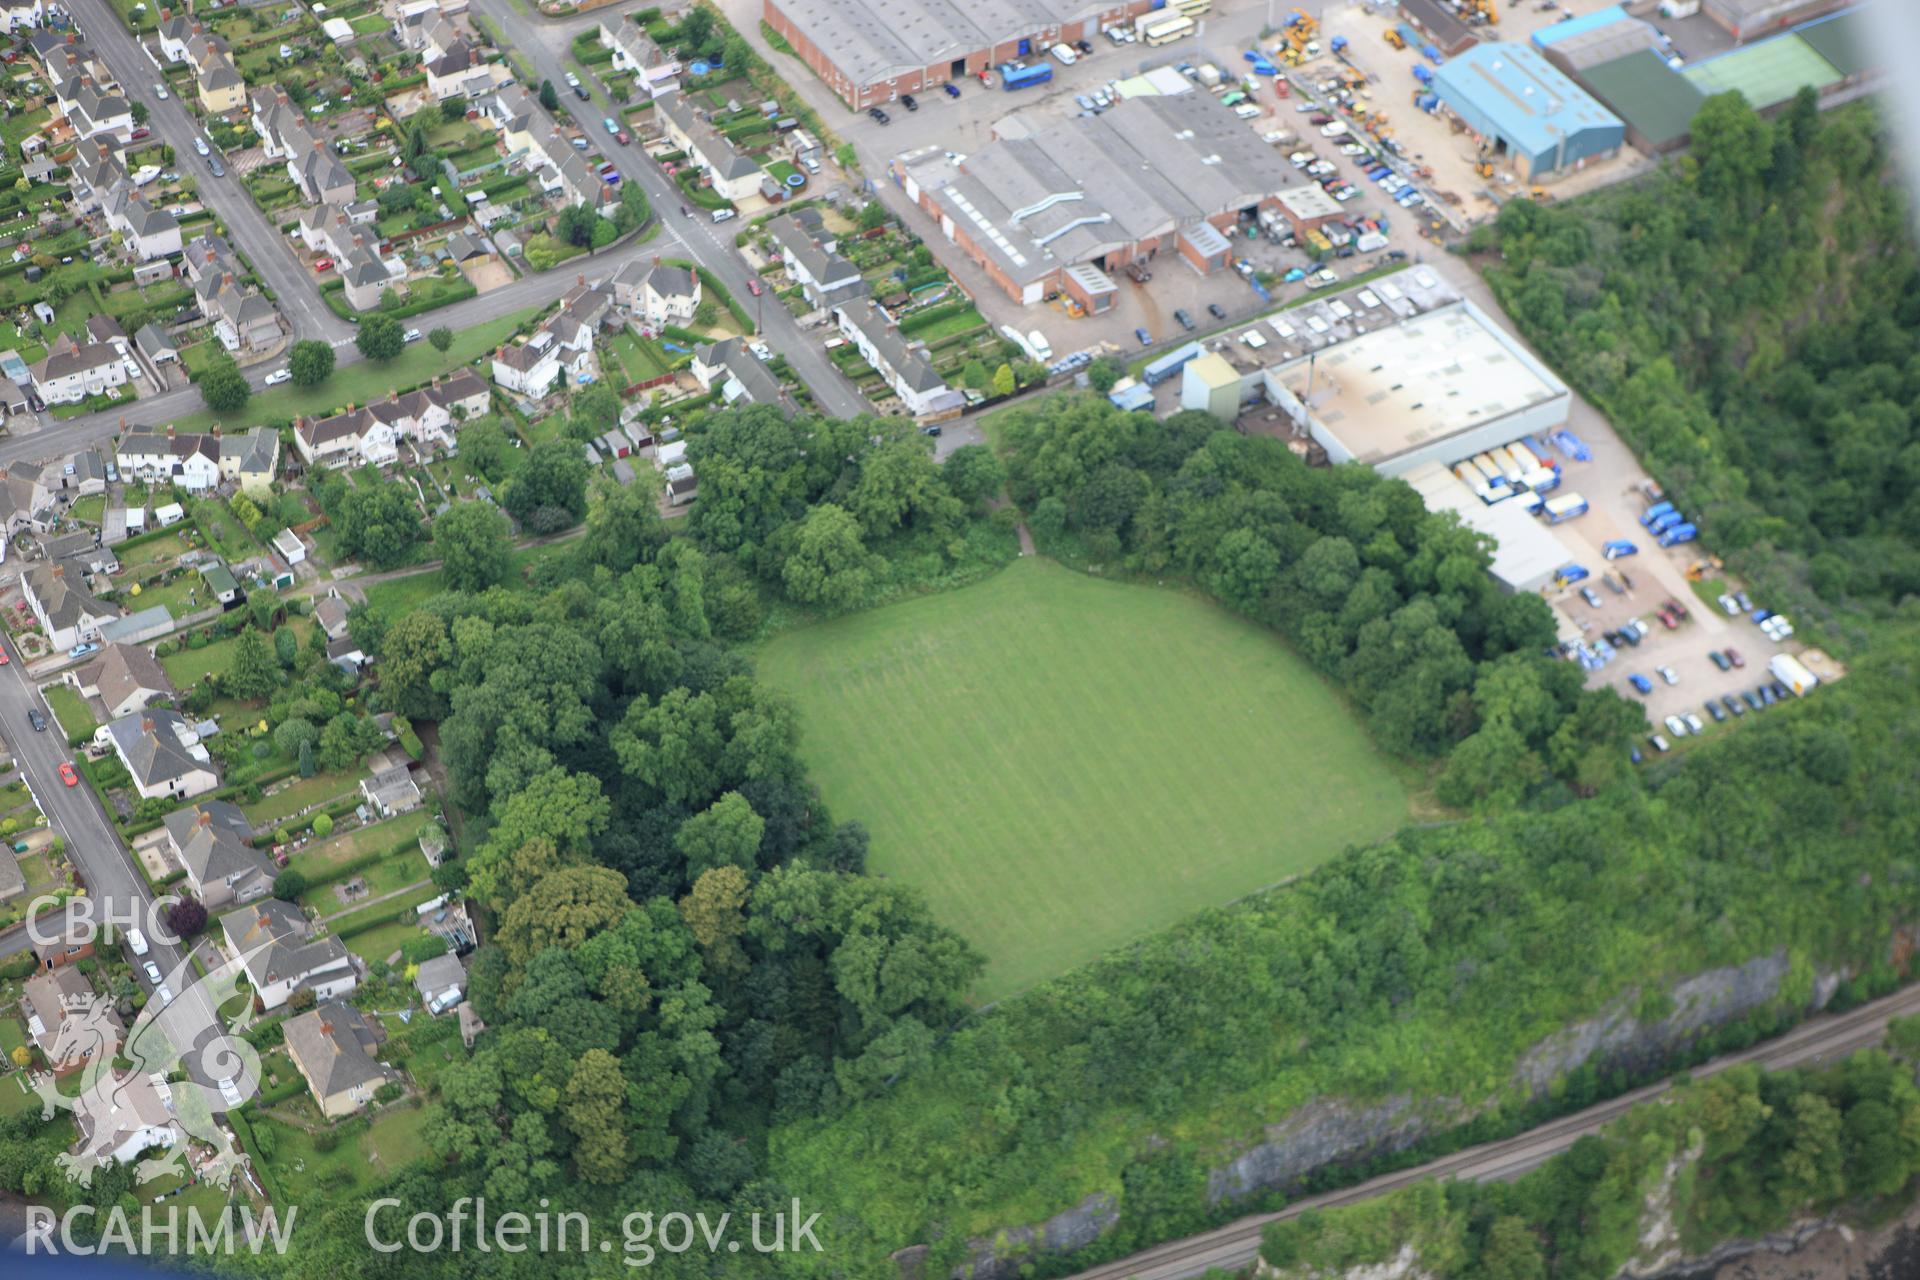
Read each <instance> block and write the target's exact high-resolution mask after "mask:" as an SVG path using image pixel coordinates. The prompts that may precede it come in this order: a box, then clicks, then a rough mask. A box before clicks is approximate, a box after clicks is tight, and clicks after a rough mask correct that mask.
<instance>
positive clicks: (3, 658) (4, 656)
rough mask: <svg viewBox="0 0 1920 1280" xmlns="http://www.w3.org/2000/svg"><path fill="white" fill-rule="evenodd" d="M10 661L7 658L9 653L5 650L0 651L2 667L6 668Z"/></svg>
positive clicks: (0, 665) (0, 664)
mask: <svg viewBox="0 0 1920 1280" xmlns="http://www.w3.org/2000/svg"><path fill="white" fill-rule="evenodd" d="M9 661H10V659H9V658H8V657H7V651H6V650H5V649H0V667H4V666H6V665H7V663H8V662H9Z"/></svg>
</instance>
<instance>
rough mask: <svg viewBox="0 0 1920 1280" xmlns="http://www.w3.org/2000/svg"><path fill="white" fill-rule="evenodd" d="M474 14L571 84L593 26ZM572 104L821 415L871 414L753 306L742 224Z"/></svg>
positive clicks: (500, 2)
mask: <svg viewBox="0 0 1920 1280" xmlns="http://www.w3.org/2000/svg"><path fill="white" fill-rule="evenodd" d="M95 2H96V3H97V2H98V0H95ZM474 8H475V9H476V10H477V11H479V12H480V13H482V14H484V15H485V16H486V17H487V19H488V20H489V21H490V22H492V23H494V24H495V25H496V26H497V27H498V28H499V30H500V33H501V35H502V36H503V37H505V40H506V43H507V45H508V46H509V47H510V48H512V49H513V50H514V51H516V52H517V53H519V54H520V55H521V56H522V57H524V58H526V59H527V60H528V61H529V62H530V63H532V65H533V69H534V71H535V73H536V74H537V75H539V76H540V77H541V78H542V79H547V80H551V81H553V83H554V85H555V86H556V87H557V86H561V85H564V84H565V83H566V75H567V72H568V71H569V70H570V69H571V68H570V67H569V65H568V62H567V56H566V55H567V51H568V49H569V48H570V47H571V45H572V43H573V37H574V35H575V34H576V33H577V32H579V31H580V30H581V29H582V28H583V27H585V26H587V25H590V24H588V23H584V22H573V23H564V22H546V21H543V20H541V19H539V18H537V17H534V16H531V14H530V13H527V12H523V11H521V10H520V9H519V8H517V7H515V5H514V4H513V3H512V0H476V3H475V4H474ZM605 12H614V11H612V10H608V11H605ZM595 16H597V15H595ZM591 25H597V23H596V24H591ZM576 74H577V73H576ZM582 82H583V83H585V82H586V77H582ZM539 87H540V86H539V85H538V84H533V85H529V86H528V88H529V89H538V88H539ZM568 103H569V105H571V106H578V107H579V108H580V111H581V114H582V115H583V116H585V117H586V118H585V119H584V120H583V122H582V123H583V124H584V125H585V127H586V128H587V129H588V130H589V131H590V132H593V133H595V134H596V135H597V136H596V137H595V139H594V141H595V144H596V146H597V147H598V149H599V150H600V152H601V154H603V155H605V156H606V157H607V158H608V159H609V160H612V161H614V162H615V165H616V167H617V168H618V169H619V170H620V173H621V175H622V177H623V178H624V179H625V180H626V181H628V182H638V183H639V184H640V186H641V188H642V189H643V190H644V191H645V192H646V193H647V199H648V201H650V202H651V203H652V205H653V211H654V213H655V214H656V215H657V216H658V217H659V218H660V219H661V221H662V222H663V223H666V224H668V225H670V226H671V227H673V228H674V229H675V230H676V232H677V235H676V237H675V238H676V239H677V240H678V241H679V242H680V243H681V244H682V245H684V246H685V247H686V249H687V256H689V257H691V258H692V259H693V260H694V261H696V262H698V263H699V264H700V265H701V266H703V267H705V268H706V269H707V270H709V271H711V272H712V273H713V274H714V276H715V277H716V278H717V279H718V280H719V281H720V282H721V283H722V284H724V285H726V286H727V288H728V289H729V290H730V291H731V292H732V293H733V296H734V297H735V298H736V299H737V300H739V302H740V304H741V305H742V306H745V307H749V308H754V309H755V313H756V315H757V317H758V318H759V320H760V321H761V334H762V336H763V337H764V338H765V339H766V341H767V345H769V346H770V347H772V348H773V349H774V351H776V352H778V353H779V354H780V355H783V356H785V357H786V358H787V363H788V364H790V365H792V366H793V371H794V372H795V373H797V374H799V375H800V379H801V381H803V382H805V383H806V384H807V386H808V387H809V388H810V389H811V390H812V391H813V396H814V399H815V400H816V401H817V402H818V403H819V405H820V408H821V409H822V410H823V411H825V412H826V413H829V414H831V415H833V416H834V417H838V418H851V417H853V416H855V415H857V414H860V413H865V412H866V411H867V410H868V407H869V406H868V405H867V402H866V400H865V398H864V397H862V396H861V395H860V393H859V392H858V391H856V390H855V389H854V387H853V384H852V383H850V382H848V381H847V380H846V379H845V378H843V377H841V376H840V371H839V370H838V369H836V368H834V366H833V362H832V361H830V360H828V359H827V353H826V349H825V348H824V347H823V346H822V341H823V335H820V334H810V333H807V332H805V331H803V330H802V329H801V328H800V325H799V323H798V322H797V321H795V320H794V318H793V317H792V316H791V315H789V314H787V309H786V308H785V307H784V306H781V305H778V304H777V303H772V302H770V303H768V304H767V305H766V306H765V307H755V302H756V300H755V299H754V298H753V297H752V295H751V294H749V293H748V291H747V279H748V276H749V275H750V273H749V272H748V271H747V265H746V263H745V262H744V261H743V260H742V259H741V257H740V254H739V252H738V250H736V249H735V248H734V244H733V238H734V236H735V235H736V234H737V233H738V232H739V230H740V226H739V223H738V221H728V222H721V223H714V222H712V221H710V220H709V219H708V218H707V215H706V213H705V211H704V210H700V209H695V210H694V211H693V216H692V217H691V218H683V217H681V215H680V209H681V206H682V205H683V204H684V201H683V199H682V197H681V193H680V190H679V188H678V187H676V186H674V185H673V183H672V181H671V180H669V179H668V177H667V176H666V174H664V173H663V172H661V170H660V168H659V166H657V165H655V164H654V162H653V161H652V159H650V158H649V157H648V156H647V153H646V151H645V150H644V149H643V148H642V147H641V146H640V144H639V142H638V141H637V140H636V141H635V142H634V143H633V144H632V145H630V146H624V147H623V146H621V145H620V144H619V143H618V142H617V141H616V140H615V139H613V138H611V137H609V136H607V135H606V134H605V132H604V131H602V130H600V129H599V128H598V125H597V122H596V120H595V119H594V117H595V116H598V115H600V114H602V113H603V112H605V111H606V110H607V106H606V96H605V94H604V92H602V91H600V90H599V89H598V88H597V86H596V89H595V96H594V99H593V103H592V104H591V110H589V104H587V103H582V102H579V101H578V100H577V99H569V100H568ZM569 265H571V264H569ZM569 279H571V277H569Z"/></svg>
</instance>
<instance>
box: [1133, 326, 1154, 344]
mask: <svg viewBox="0 0 1920 1280" xmlns="http://www.w3.org/2000/svg"><path fill="white" fill-rule="evenodd" d="M1133 336H1134V337H1136V338H1138V339H1140V345H1141V346H1143V347H1150V346H1152V345H1153V335H1152V334H1150V333H1148V332H1147V331H1146V330H1145V329H1135V330H1134V331H1133Z"/></svg>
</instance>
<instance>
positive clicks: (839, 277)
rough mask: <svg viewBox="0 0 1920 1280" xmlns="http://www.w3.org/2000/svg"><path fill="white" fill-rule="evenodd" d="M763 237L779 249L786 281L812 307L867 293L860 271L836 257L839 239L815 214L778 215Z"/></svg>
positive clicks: (804, 210) (808, 210)
mask: <svg viewBox="0 0 1920 1280" xmlns="http://www.w3.org/2000/svg"><path fill="white" fill-rule="evenodd" d="M767 234H768V235H770V236H772V237H773V242H774V243H775V244H777V245H779V246H780V261H781V263H782V265H784V266H785V267H786V269H787V277H788V278H789V279H790V280H792V281H793V282H794V283H795V284H797V285H799V286H800V292H801V294H802V295H804V296H805V298H806V300H807V301H808V302H810V303H812V304H813V305H814V306H815V307H830V306H832V305H834V304H835V303H838V302H844V301H846V300H847V299H849V298H855V297H860V296H862V295H864V294H865V293H866V292H867V284H866V281H864V280H863V279H861V277H860V268H859V267H856V266H855V265H853V263H851V262H849V261H848V260H847V259H845V258H843V257H841V256H840V254H839V247H840V240H839V237H837V236H835V235H834V234H833V233H832V232H830V231H828V230H827V229H826V222H825V220H824V219H822V218H821V217H820V214H819V212H818V211H817V210H814V209H802V210H800V211H799V212H797V213H788V214H782V215H781V216H780V217H778V218H774V219H773V220H771V221H770V222H768V223H767Z"/></svg>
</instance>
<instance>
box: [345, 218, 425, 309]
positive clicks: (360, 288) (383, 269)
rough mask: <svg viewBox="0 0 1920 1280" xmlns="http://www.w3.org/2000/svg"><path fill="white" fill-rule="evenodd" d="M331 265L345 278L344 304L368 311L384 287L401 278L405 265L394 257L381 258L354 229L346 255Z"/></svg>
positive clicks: (383, 290) (361, 234)
mask: <svg viewBox="0 0 1920 1280" xmlns="http://www.w3.org/2000/svg"><path fill="white" fill-rule="evenodd" d="M333 269H334V270H335V271H336V272H338V273H339V275H340V278H341V279H342V280H343V281H345V282H346V293H347V305H348V306H350V307H352V308H353V309H354V310H355V311H372V310H373V309H375V308H376V307H378V306H379V305H380V299H381V296H382V295H383V294H385V293H386V291H387V290H388V289H391V288H392V287H393V286H394V284H395V283H396V282H398V281H400V280H402V279H404V278H405V276H406V274H407V267H406V264H405V263H404V262H401V261H400V260H399V259H398V258H383V257H381V256H380V252H379V250H378V249H377V248H375V247H374V245H372V244H370V243H368V238H367V236H366V234H365V233H364V232H355V233H354V240H353V244H352V245H351V247H349V248H348V249H347V252H346V255H345V256H344V257H341V258H336V259H335V260H334V264H333Z"/></svg>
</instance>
